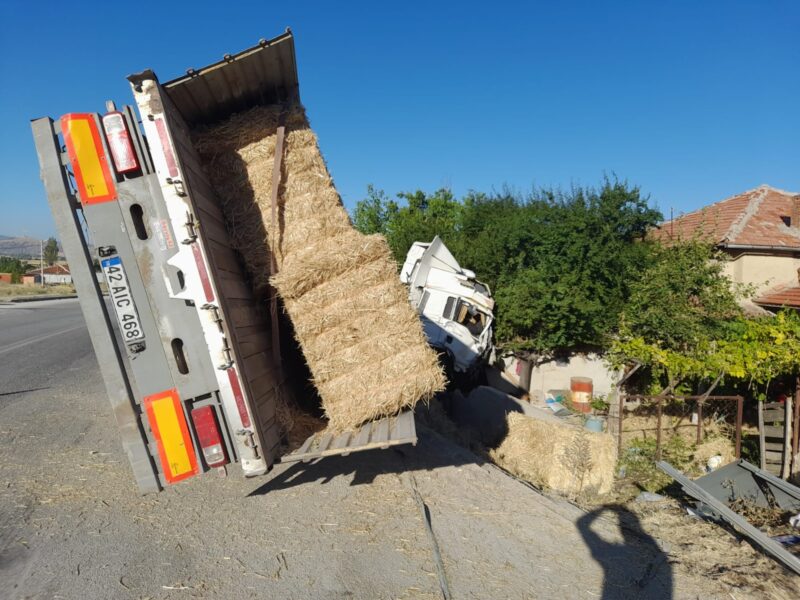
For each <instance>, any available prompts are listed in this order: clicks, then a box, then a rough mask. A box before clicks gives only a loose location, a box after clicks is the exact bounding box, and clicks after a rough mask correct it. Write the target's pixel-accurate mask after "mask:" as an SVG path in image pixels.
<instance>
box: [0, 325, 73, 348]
mask: <svg viewBox="0 0 800 600" xmlns="http://www.w3.org/2000/svg"><path fill="white" fill-rule="evenodd" d="M85 328H86V325H76V326H75V327H70V328H69V329H62V330H61V331H54V332H53V333H46V334H44V335H40V336H37V337H32V338H28V339H27V340H22V341H19V342H16V343H14V344H11V345H10V346H6V347H4V348H0V354H5V353H6V352H11V351H12V350H19V349H20V348H24V347H25V346H27V345H29V344H35V343H37V342H43V341H45V340H48V339H50V338H51V337H55V336H57V335H61V334H63V333H69V332H70V331H76V330H78V329H85Z"/></svg>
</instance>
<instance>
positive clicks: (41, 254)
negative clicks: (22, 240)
mask: <svg viewBox="0 0 800 600" xmlns="http://www.w3.org/2000/svg"><path fill="white" fill-rule="evenodd" d="M39 278H40V279H41V280H42V287H44V240H39Z"/></svg>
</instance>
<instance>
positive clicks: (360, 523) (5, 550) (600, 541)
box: [0, 300, 746, 600]
mask: <svg viewBox="0 0 800 600" xmlns="http://www.w3.org/2000/svg"><path fill="white" fill-rule="evenodd" d="M437 556H438V557H440V559H437ZM443 590H444V591H443ZM0 597H2V598H76V599H78V598H80V599H83V598H126V599H127V598H135V599H144V598H280V599H285V598H286V599H290V598H303V599H306V598H326V599H327V598H348V599H362V598H363V599H365V600H366V599H368V600H372V599H379V598H392V599H395V598H429V599H440V598H446V597H452V598H454V599H461V598H480V599H484V598H487V599H490V598H600V597H602V598H605V599H610V598H656V599H658V598H664V599H666V598H700V597H702V598H717V597H728V596H727V594H724V593H721V592H720V589H719V588H718V587H716V586H715V585H713V584H711V583H708V582H706V581H705V580H704V579H703V578H700V577H690V576H686V575H681V576H680V578H678V576H677V575H676V574H675V573H673V572H672V567H671V561H670V560H668V556H667V554H666V552H665V550H664V549H662V548H661V547H660V546H659V544H658V543H657V542H656V541H655V540H653V538H651V537H649V536H648V535H647V534H646V532H644V531H637V530H631V528H630V527H628V528H627V529H624V528H622V527H621V526H620V524H619V522H618V521H617V520H615V518H614V513H613V511H611V512H610V513H609V511H605V512H603V513H602V514H601V513H597V514H593V513H588V514H587V513H584V512H583V511H581V510H580V509H578V508H577V507H575V506H572V505H571V504H569V503H566V502H564V501H561V500H558V499H554V498H549V497H547V496H544V495H542V494H539V493H538V492H536V491H534V490H532V489H530V488H529V487H527V486H525V485H523V484H521V483H520V482H518V481H515V480H513V479H511V478H510V477H508V476H507V475H505V474H504V473H502V472H500V471H499V470H498V469H496V468H494V467H492V466H490V465H487V464H484V463H483V462H482V461H481V460H480V459H479V458H478V457H477V456H475V455H474V454H472V453H470V452H467V451H466V450H463V449H461V448H459V447H457V446H455V445H454V444H452V443H450V442H448V441H446V440H444V439H443V438H441V437H439V436H438V435H436V434H433V433H432V432H427V433H425V432H423V433H422V434H421V436H420V443H419V444H418V445H417V446H416V447H415V448H412V447H404V448H403V449H402V451H395V450H385V451H374V452H368V453H357V454H353V455H351V456H349V457H345V458H333V459H327V460H322V461H318V462H315V463H309V464H302V463H301V464H294V465H278V466H276V468H274V469H273V470H272V472H271V473H269V474H268V475H267V476H264V477H261V478H255V479H251V480H248V479H244V478H241V477H239V476H238V475H236V474H231V475H229V476H228V477H227V478H220V477H218V476H216V475H214V474H206V475H204V476H202V477H195V478H193V479H190V480H187V481H185V482H182V483H180V484H178V485H175V486H170V487H169V488H168V489H167V490H165V491H163V492H161V493H159V494H152V495H148V496H140V495H139V494H138V493H137V491H136V489H135V486H134V483H133V478H132V476H131V474H130V469H129V465H128V463H127V460H126V458H125V456H124V454H123V453H122V451H121V448H120V445H119V441H118V439H117V435H116V427H115V424H114V422H113V418H112V415H111V411H110V409H109V407H108V404H107V401H106V398H105V395H104V391H103V385H102V381H101V379H100V375H99V370H98V368H97V363H96V361H95V358H94V355H93V352H92V349H91V345H90V342H89V338H88V334H87V333H86V330H85V328H84V327H83V325H82V317H81V314H80V311H79V309H78V304H77V302H76V301H74V300H61V301H46V302H35V303H29V304H23V305H15V306H7V305H0ZM736 597H737V598H742V597H746V596H745V595H738V594H737V596H736Z"/></svg>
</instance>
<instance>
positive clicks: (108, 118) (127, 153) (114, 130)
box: [103, 112, 139, 173]
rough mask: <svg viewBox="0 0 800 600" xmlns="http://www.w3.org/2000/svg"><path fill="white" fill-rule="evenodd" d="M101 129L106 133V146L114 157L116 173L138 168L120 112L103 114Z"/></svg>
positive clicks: (129, 133) (134, 152) (128, 132)
mask: <svg viewBox="0 0 800 600" xmlns="http://www.w3.org/2000/svg"><path fill="white" fill-rule="evenodd" d="M103 130H104V131H105V133H106V140H108V147H109V148H110V149H111V156H112V158H113V159H114V166H115V167H116V168H117V173H130V172H131V171H138V170H139V159H138V157H137V156H136V150H134V148H133V142H132V141H131V132H130V131H128V125H127V124H126V123H125V117H124V116H123V115H122V113H121V112H110V113H108V114H106V115H103Z"/></svg>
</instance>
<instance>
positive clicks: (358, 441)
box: [352, 423, 372, 447]
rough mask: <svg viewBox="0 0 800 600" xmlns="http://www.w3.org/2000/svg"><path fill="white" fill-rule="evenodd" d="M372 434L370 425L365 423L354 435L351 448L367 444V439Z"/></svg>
mask: <svg viewBox="0 0 800 600" xmlns="http://www.w3.org/2000/svg"><path fill="white" fill-rule="evenodd" d="M371 434H372V423H367V424H366V425H363V426H362V427H361V429H359V430H358V432H357V433H356V436H355V439H354V440H353V444H352V445H353V446H355V447H360V446H365V445H366V444H369V439H370V436H371Z"/></svg>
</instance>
